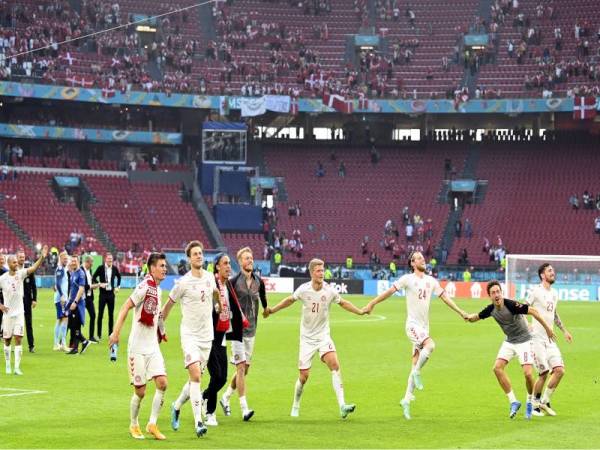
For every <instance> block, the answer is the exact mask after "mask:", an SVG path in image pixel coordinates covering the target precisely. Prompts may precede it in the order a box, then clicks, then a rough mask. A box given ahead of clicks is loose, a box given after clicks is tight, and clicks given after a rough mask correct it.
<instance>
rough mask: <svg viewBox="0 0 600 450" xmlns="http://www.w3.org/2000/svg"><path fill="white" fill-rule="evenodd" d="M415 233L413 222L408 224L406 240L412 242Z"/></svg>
mask: <svg viewBox="0 0 600 450" xmlns="http://www.w3.org/2000/svg"><path fill="white" fill-rule="evenodd" d="M413 234H414V226H413V224H412V223H411V222H408V223H407V224H406V240H407V241H408V242H412V240H413Z"/></svg>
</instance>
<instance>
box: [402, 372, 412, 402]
mask: <svg viewBox="0 0 600 450" xmlns="http://www.w3.org/2000/svg"><path fill="white" fill-rule="evenodd" d="M413 370H414V366H413V368H412V370H411V371H410V373H409V374H408V382H407V384H406V392H405V393H404V400H406V401H407V402H410V401H412V399H413V392H415V381H414V380H413V377H412V371H413Z"/></svg>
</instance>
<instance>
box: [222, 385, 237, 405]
mask: <svg viewBox="0 0 600 450" xmlns="http://www.w3.org/2000/svg"><path fill="white" fill-rule="evenodd" d="M234 392H235V389H231V384H230V385H228V386H227V389H225V393H224V394H223V399H224V400H225V401H226V402H228V401H229V399H230V398H231V396H232V395H233V393H234Z"/></svg>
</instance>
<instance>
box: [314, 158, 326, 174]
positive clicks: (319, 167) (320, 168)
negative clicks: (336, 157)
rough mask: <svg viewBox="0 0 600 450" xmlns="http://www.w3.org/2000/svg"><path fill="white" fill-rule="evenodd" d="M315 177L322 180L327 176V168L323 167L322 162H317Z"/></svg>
mask: <svg viewBox="0 0 600 450" xmlns="http://www.w3.org/2000/svg"><path fill="white" fill-rule="evenodd" d="M315 175H316V176H317V178H322V177H324V176H325V167H323V163H322V162H321V161H318V162H317V171H316V173H315Z"/></svg>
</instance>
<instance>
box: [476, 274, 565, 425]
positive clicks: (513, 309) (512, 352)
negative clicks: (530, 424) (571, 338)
mask: <svg viewBox="0 0 600 450" xmlns="http://www.w3.org/2000/svg"><path fill="white" fill-rule="evenodd" d="M487 293H488V295H489V297H490V300H491V301H492V303H490V304H489V305H488V306H486V307H485V308H484V309H483V310H482V311H481V312H479V314H470V315H468V316H467V318H466V320H468V321H469V322H477V321H479V320H481V319H487V318H488V317H493V318H494V319H495V320H496V322H497V323H498V325H500V328H502V331H503V332H504V334H505V335H506V340H505V341H504V342H503V343H502V346H501V347H500V350H499V351H498V356H496V362H495V364H494V374H495V375H496V378H497V379H498V383H500V387H501V388H502V390H503V391H504V393H505V394H506V395H507V396H508V401H509V403H510V412H509V417H510V418H511V419H512V418H513V417H515V416H516V414H517V411H518V410H519V408H521V402H519V401H518V400H517V397H516V396H515V393H514V392H513V390H512V387H511V384H510V379H509V378H508V375H507V374H506V372H505V368H506V366H507V364H508V363H509V362H510V360H511V359H513V358H514V357H515V356H516V357H517V358H519V362H520V363H521V367H523V374H524V375H525V385H526V387H527V405H526V408H525V418H526V419H531V414H532V411H533V406H532V399H533V368H532V364H533V351H532V342H531V334H530V332H529V327H528V326H527V321H526V320H525V318H524V317H523V315H525V314H529V315H530V316H533V318H534V319H535V320H537V321H538V322H539V323H540V325H541V326H542V327H543V328H544V330H546V334H547V336H548V339H549V340H553V339H554V337H555V336H554V332H553V331H552V328H550V326H549V325H548V324H547V323H546V322H545V321H544V319H543V318H542V316H541V315H540V313H539V312H538V311H537V310H536V309H535V308H532V307H530V306H528V305H524V304H522V303H519V302H515V301H514V300H509V299H504V297H503V295H502V288H501V287H500V283H499V282H498V281H496V280H493V281H490V282H489V283H488V285H487Z"/></svg>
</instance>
